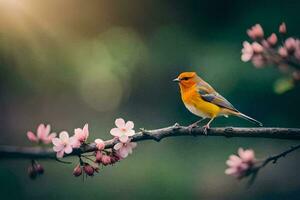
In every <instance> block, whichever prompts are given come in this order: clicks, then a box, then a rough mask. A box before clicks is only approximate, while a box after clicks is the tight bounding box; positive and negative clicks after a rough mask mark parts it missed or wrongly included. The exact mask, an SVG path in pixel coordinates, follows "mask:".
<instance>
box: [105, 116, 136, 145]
mask: <svg viewBox="0 0 300 200" xmlns="http://www.w3.org/2000/svg"><path fill="white" fill-rule="evenodd" d="M115 125H116V126H117V128H112V129H111V130H110V134H111V135H113V136H115V137H117V138H118V139H119V141H120V142H122V143H126V142H128V140H129V137H130V136H133V135H134V134H135V131H134V130H133V127H134V123H133V122H132V121H128V122H126V123H125V121H124V119H122V118H119V119H116V121H115Z"/></svg>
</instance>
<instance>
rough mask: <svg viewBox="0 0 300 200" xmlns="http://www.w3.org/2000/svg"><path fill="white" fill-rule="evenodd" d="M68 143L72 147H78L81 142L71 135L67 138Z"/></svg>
mask: <svg viewBox="0 0 300 200" xmlns="http://www.w3.org/2000/svg"><path fill="white" fill-rule="evenodd" d="M69 144H70V145H71V146H72V147H73V148H79V147H80V146H81V142H80V141H79V140H78V139H77V137H75V136H72V137H70V139H69Z"/></svg>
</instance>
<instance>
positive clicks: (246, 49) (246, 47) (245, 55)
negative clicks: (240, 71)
mask: <svg viewBox="0 0 300 200" xmlns="http://www.w3.org/2000/svg"><path fill="white" fill-rule="evenodd" d="M252 56H253V48H252V45H251V44H250V43H249V42H247V41H244V42H243V49H242V56H241V60H242V61H244V62H248V61H249V60H251V58H252Z"/></svg>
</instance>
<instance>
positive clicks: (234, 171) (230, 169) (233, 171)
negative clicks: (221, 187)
mask: <svg viewBox="0 0 300 200" xmlns="http://www.w3.org/2000/svg"><path fill="white" fill-rule="evenodd" d="M236 172H237V170H236V168H228V169H226V170H225V174H227V175H233V174H234V173H236Z"/></svg>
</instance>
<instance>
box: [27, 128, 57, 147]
mask: <svg viewBox="0 0 300 200" xmlns="http://www.w3.org/2000/svg"><path fill="white" fill-rule="evenodd" d="M50 129H51V127H50V125H49V124H48V125H47V126H45V125H44V124H40V125H39V126H38V128H37V134H36V135H35V134H34V133H33V132H31V131H28V132H27V138H28V139H29V140H30V141H31V142H42V143H44V144H49V143H51V140H52V138H55V137H56V133H50Z"/></svg>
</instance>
